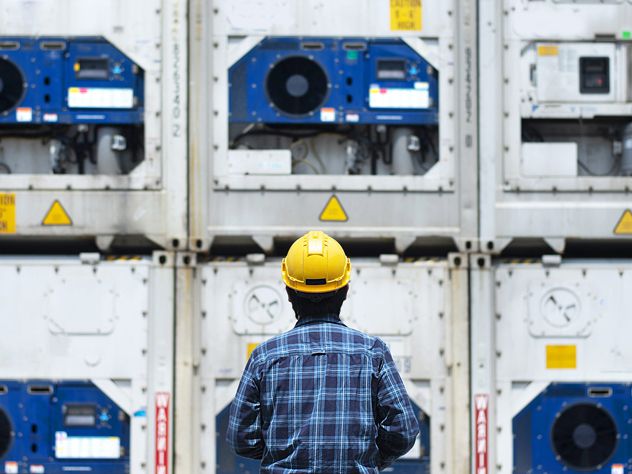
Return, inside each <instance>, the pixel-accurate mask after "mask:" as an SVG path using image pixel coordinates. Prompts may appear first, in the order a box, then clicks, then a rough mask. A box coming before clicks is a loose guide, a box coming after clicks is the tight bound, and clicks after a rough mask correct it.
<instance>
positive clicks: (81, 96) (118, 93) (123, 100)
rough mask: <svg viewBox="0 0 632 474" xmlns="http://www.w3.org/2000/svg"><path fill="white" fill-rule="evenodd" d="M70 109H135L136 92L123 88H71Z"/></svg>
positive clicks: (69, 91) (69, 92) (69, 90)
mask: <svg viewBox="0 0 632 474" xmlns="http://www.w3.org/2000/svg"><path fill="white" fill-rule="evenodd" d="M68 107H74V108H83V109H131V108H133V107H134V91H133V90H132V89H123V88H106V87H69V88H68Z"/></svg>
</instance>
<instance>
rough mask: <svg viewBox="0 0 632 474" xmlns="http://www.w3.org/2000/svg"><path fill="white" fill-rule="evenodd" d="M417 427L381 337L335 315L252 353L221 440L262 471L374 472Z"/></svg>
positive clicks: (404, 447)
mask: <svg viewBox="0 0 632 474" xmlns="http://www.w3.org/2000/svg"><path fill="white" fill-rule="evenodd" d="M418 433H419V424H418V422H417V419H416V418H415V415H414V413H413V409H412V406H411V404H410V399H409V398H408V395H407V394H406V389H405V388H404V385H403V383H402V380H401V378H400V376H399V374H398V373H397V369H396V367H395V364H394V362H393V358H392V357H391V354H390V352H389V350H388V348H387V347H386V344H385V343H384V342H383V341H382V340H380V339H379V338H376V337H371V336H368V335H366V334H363V333H361V332H359V331H355V330H353V329H350V328H348V327H346V326H345V325H344V324H343V323H342V322H341V321H340V319H338V316H336V315H327V316H320V317H317V318H309V319H300V320H299V321H298V323H297V324H296V326H295V327H294V328H293V329H292V330H290V331H288V332H286V333H284V334H281V335H279V336H276V337H274V338H272V339H270V340H269V341H267V342H265V343H263V344H261V345H260V346H258V347H257V348H256V349H255V350H254V351H253V353H252V355H251V357H250V359H249V360H248V364H247V365H246V369H245V371H244V374H243V376H242V379H241V382H240V384H239V388H238V389H237V394H236V396H235V399H234V400H233V404H232V406H231V410H230V420H229V423H228V433H227V440H228V442H229V443H230V444H231V446H232V447H233V449H234V450H235V452H236V453H237V454H239V455H241V456H246V457H249V458H254V459H260V460H261V472H262V473H283V474H290V473H317V474H326V473H335V474H350V473H376V472H378V470H379V469H382V468H384V467H386V466H388V465H389V464H391V463H392V462H393V461H395V460H396V459H397V458H398V457H400V456H402V455H403V454H405V453H406V452H407V451H409V450H410V449H411V447H412V446H413V444H414V442H415V439H416V437H417V435H418Z"/></svg>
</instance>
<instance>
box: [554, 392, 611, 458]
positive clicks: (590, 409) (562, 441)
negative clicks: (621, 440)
mask: <svg viewBox="0 0 632 474" xmlns="http://www.w3.org/2000/svg"><path fill="white" fill-rule="evenodd" d="M551 437H552V441H553V449H554V451H555V453H556V454H557V455H558V456H559V458H560V460H561V461H562V462H563V463H564V464H566V465H567V466H568V467H570V468H574V469H581V470H593V469H598V468H600V467H601V466H602V465H603V464H604V463H605V462H606V461H607V460H608V459H610V457H611V456H612V454H613V453H614V451H615V449H616V447H617V438H618V433H617V426H616V425H615V423H614V421H613V419H612V417H611V416H610V414H609V413H608V412H607V411H606V410H604V409H603V408H602V407H600V406H598V405H596V404H589V403H580V404H577V405H573V406H571V407H569V408H567V409H565V410H564V411H562V412H561V413H560V414H559V416H558V417H557V419H556V420H555V423H554V424H553V428H552V430H551Z"/></svg>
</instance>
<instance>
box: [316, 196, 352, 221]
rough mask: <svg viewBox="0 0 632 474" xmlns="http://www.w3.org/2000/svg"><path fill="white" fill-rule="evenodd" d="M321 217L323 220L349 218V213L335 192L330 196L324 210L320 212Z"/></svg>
mask: <svg viewBox="0 0 632 474" xmlns="http://www.w3.org/2000/svg"><path fill="white" fill-rule="evenodd" d="M319 219H320V220H321V221H338V222H346V221H348V220H349V218H348V217H347V213H346V212H345V210H344V209H343V207H342V204H341V203H340V201H339V200H338V198H337V197H336V195H335V194H334V195H333V196H331V197H330V198H329V201H327V204H325V208H324V209H323V212H321V213H320V217H319Z"/></svg>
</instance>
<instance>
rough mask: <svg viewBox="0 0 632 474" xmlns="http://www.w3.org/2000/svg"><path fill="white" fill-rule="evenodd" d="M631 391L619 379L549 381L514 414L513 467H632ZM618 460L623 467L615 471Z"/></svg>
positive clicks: (598, 472) (607, 470)
mask: <svg viewBox="0 0 632 474" xmlns="http://www.w3.org/2000/svg"><path fill="white" fill-rule="evenodd" d="M631 390H632V386H631V385H630V384H616V383H598V384H587V383H554V384H551V385H549V386H548V387H547V388H546V389H545V390H544V391H542V393H540V394H539V395H538V396H537V397H536V398H534V399H533V400H532V401H531V403H529V405H527V406H526V407H525V408H524V409H523V410H522V411H521V412H520V413H519V414H518V415H516V416H515V417H514V419H513V434H514V445H513V449H514V469H513V472H514V473H516V474H535V473H553V472H565V473H569V474H575V473H577V474H579V473H586V472H591V473H595V474H611V473H613V472H625V473H628V472H632V443H631V441H632V437H631V436H630V435H631V434H632V433H631V431H632V413H631V411H632V392H631ZM617 464H619V465H622V466H623V469H624V470H623V471H620V468H617V469H615V470H613V468H612V466H613V465H617Z"/></svg>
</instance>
